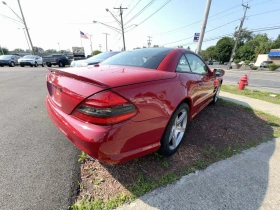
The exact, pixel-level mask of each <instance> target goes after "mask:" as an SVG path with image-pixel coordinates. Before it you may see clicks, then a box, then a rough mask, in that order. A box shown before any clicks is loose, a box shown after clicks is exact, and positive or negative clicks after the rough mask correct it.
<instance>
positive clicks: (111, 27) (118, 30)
mask: <svg viewBox="0 0 280 210" xmlns="http://www.w3.org/2000/svg"><path fill="white" fill-rule="evenodd" d="M93 23H100V24H102V25H104V26H106V27H108V28H110V29H112V30H114V31H116V32H118V33H120V32H121V29H118V28H116V27H113V26H110V25H107V24H105V23H102V22H99V21H96V20H94V21H93Z"/></svg>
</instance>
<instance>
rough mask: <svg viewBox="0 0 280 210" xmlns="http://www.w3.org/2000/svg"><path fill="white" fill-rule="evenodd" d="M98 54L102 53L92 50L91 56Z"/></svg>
mask: <svg viewBox="0 0 280 210" xmlns="http://www.w3.org/2000/svg"><path fill="white" fill-rule="evenodd" d="M99 53H102V52H101V51H99V50H94V51H93V52H92V55H98V54H99Z"/></svg>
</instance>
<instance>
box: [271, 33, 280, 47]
mask: <svg viewBox="0 0 280 210" xmlns="http://www.w3.org/2000/svg"><path fill="white" fill-rule="evenodd" d="M279 48H280V34H279V35H278V37H277V38H276V39H275V40H274V41H273V42H272V43H271V49H279Z"/></svg>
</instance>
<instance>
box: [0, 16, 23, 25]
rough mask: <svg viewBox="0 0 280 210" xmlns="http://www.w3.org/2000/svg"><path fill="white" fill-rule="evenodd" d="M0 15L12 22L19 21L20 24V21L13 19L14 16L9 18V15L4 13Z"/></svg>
mask: <svg viewBox="0 0 280 210" xmlns="http://www.w3.org/2000/svg"><path fill="white" fill-rule="evenodd" d="M0 16H2V17H3V18H6V19H8V20H10V21H12V22H14V23H16V24H19V23H20V24H21V25H22V22H20V21H18V20H16V19H14V18H11V17H9V16H6V15H3V14H0Z"/></svg>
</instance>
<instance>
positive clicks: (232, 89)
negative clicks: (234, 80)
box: [221, 84, 280, 104]
mask: <svg viewBox="0 0 280 210" xmlns="http://www.w3.org/2000/svg"><path fill="white" fill-rule="evenodd" d="M221 90H222V91H225V92H229V93H233V94H237V95H242V96H247V97H250V98H255V99H259V100H263V101H267V102H270V103H274V104H280V94H277V93H270V92H264V91H260V90H252V89H248V88H245V89H244V90H238V89H237V86H234V85H225V84H223V85H222V89H221ZM271 94H273V95H276V96H275V97H271V96H270V95H271Z"/></svg>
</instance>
